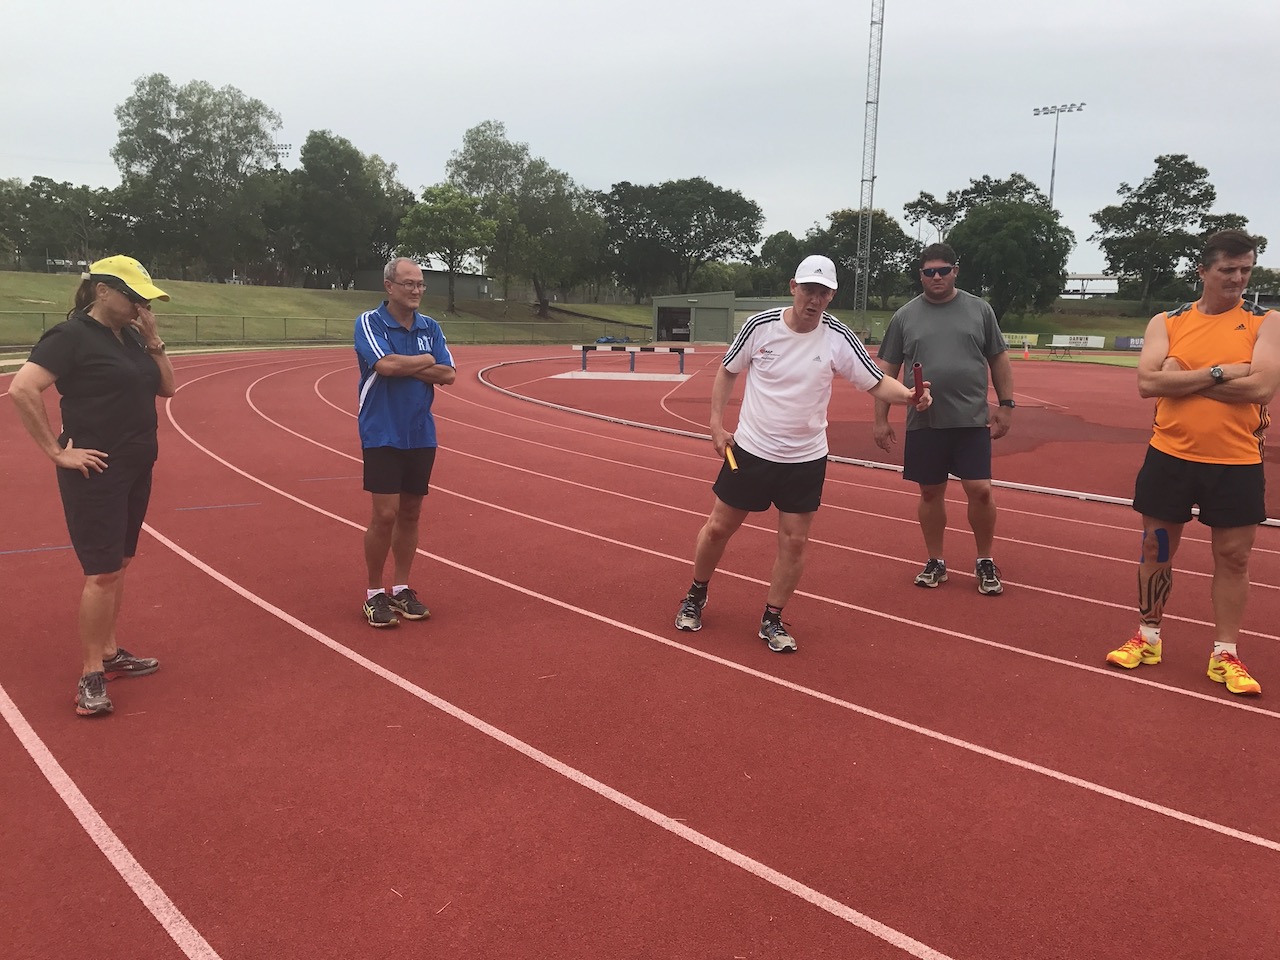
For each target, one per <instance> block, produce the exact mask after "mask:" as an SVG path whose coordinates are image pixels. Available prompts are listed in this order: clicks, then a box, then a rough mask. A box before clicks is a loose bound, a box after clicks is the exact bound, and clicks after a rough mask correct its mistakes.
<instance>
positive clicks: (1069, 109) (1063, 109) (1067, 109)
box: [1031, 103, 1084, 209]
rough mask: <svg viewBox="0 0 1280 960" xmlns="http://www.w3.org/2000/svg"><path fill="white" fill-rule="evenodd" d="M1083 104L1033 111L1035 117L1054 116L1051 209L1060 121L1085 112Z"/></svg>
mask: <svg viewBox="0 0 1280 960" xmlns="http://www.w3.org/2000/svg"><path fill="white" fill-rule="evenodd" d="M1083 109H1084V104H1083V103H1064V104H1062V105H1061V106H1058V107H1036V108H1035V109H1034V110H1032V111H1031V115H1032V116H1033V117H1039V116H1048V115H1049V114H1051V113H1052V114H1053V162H1052V163H1051V164H1050V166H1049V208H1050V209H1052V208H1053V180H1054V177H1055V175H1056V174H1057V172H1058V121H1059V120H1060V119H1061V117H1062V115H1063V114H1064V113H1075V112H1076V111H1078V110H1083Z"/></svg>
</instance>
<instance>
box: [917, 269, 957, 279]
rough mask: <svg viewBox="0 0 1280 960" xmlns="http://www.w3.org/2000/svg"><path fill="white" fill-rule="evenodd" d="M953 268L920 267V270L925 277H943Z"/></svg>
mask: <svg viewBox="0 0 1280 960" xmlns="http://www.w3.org/2000/svg"><path fill="white" fill-rule="evenodd" d="M954 269H955V267H921V268H920V272H921V273H923V274H924V275H925V276H926V277H945V276H948V275H949V274H950V273H951V271H952V270H954Z"/></svg>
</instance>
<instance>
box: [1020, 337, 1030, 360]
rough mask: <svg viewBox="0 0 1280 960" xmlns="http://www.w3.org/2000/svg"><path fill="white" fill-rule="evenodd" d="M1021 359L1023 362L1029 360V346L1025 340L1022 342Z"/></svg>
mask: <svg viewBox="0 0 1280 960" xmlns="http://www.w3.org/2000/svg"><path fill="white" fill-rule="evenodd" d="M1022 359H1023V360H1030V359H1031V344H1030V343H1028V342H1027V341H1026V340H1024V341H1022Z"/></svg>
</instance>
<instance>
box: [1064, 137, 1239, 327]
mask: <svg viewBox="0 0 1280 960" xmlns="http://www.w3.org/2000/svg"><path fill="white" fill-rule="evenodd" d="M1155 163H1156V169H1155V172H1154V173H1152V174H1151V176H1149V177H1147V178H1146V179H1145V180H1143V181H1142V182H1141V183H1140V184H1138V185H1137V186H1136V187H1133V186H1130V185H1129V184H1127V183H1121V184H1120V188H1119V189H1118V190H1117V191H1116V192H1117V194H1118V195H1119V196H1120V198H1121V201H1120V203H1118V204H1113V205H1111V206H1107V207H1103V208H1102V209H1101V210H1099V211H1098V212H1097V213H1094V214H1093V215H1092V220H1093V222H1094V223H1095V224H1097V226H1098V229H1097V230H1096V231H1095V232H1094V233H1093V234H1092V235H1091V236H1090V237H1089V239H1090V241H1093V242H1096V243H1097V244H1098V245H1099V246H1100V247H1101V248H1102V252H1103V253H1104V254H1105V255H1106V258H1107V267H1108V269H1109V270H1110V271H1111V272H1112V273H1114V274H1117V275H1118V276H1121V277H1124V278H1126V279H1128V280H1130V281H1136V282H1138V283H1139V284H1140V286H1139V287H1138V289H1139V291H1140V295H1141V300H1142V305H1143V309H1144V310H1148V309H1150V305H1151V299H1152V296H1153V294H1154V293H1155V292H1157V291H1158V290H1159V289H1160V288H1161V287H1163V286H1165V285H1168V284H1169V283H1170V282H1172V281H1175V280H1176V279H1177V277H1178V273H1179V268H1180V267H1182V266H1184V265H1185V264H1187V263H1188V262H1189V263H1191V264H1194V263H1195V262H1196V259H1197V257H1198V255H1199V252H1200V247H1201V238H1202V237H1203V236H1204V235H1205V232H1206V230H1207V229H1209V228H1213V227H1214V226H1215V225H1216V224H1226V223H1229V224H1232V225H1235V226H1240V227H1243V225H1244V224H1246V223H1247V222H1248V221H1247V220H1246V219H1245V218H1244V217H1241V216H1239V215H1238V214H1220V215H1213V214H1210V213H1209V208H1210V207H1212V206H1213V202H1214V200H1215V199H1217V191H1216V190H1215V189H1214V187H1213V184H1211V183H1210V182H1209V171H1208V170H1206V169H1205V168H1204V167H1202V166H1200V165H1199V164H1197V163H1194V162H1193V161H1192V160H1191V159H1190V158H1189V157H1188V156H1187V155H1186V154H1183V153H1178V154H1164V155H1163V156H1159V157H1156V160H1155Z"/></svg>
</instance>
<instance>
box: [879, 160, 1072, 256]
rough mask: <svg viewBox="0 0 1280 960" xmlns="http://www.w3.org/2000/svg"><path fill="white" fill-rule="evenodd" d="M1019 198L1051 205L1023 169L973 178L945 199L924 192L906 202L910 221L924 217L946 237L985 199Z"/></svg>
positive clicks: (935, 229)
mask: <svg viewBox="0 0 1280 960" xmlns="http://www.w3.org/2000/svg"><path fill="white" fill-rule="evenodd" d="M1002 200H1016V201H1019V202H1022V203H1041V204H1044V205H1045V206H1048V205H1049V198H1048V197H1046V196H1045V195H1044V193H1042V192H1041V190H1040V188H1039V187H1037V186H1036V185H1035V184H1034V183H1032V182H1031V181H1030V180H1029V179H1027V177H1026V176H1024V175H1023V174H1021V173H1011V174H1009V176H1008V177H1006V178H1005V179H1003V180H996V179H994V178H992V177H991V176H989V175H986V176H983V177H981V178H977V177H975V178H973V179H972V180H970V181H969V186H967V187H965V188H963V189H961V190H949V191H948V192H947V197H946V199H945V200H939V199H938V198H937V197H935V196H934V195H933V194H932V193H924V192H923V191H922V192H921V194H920V196H918V197H917V198H916V199H915V200H912V201H911V202H910V203H908V204H906V205H905V206H904V207H903V210H904V211H905V213H906V220H907V223H909V224H911V225H912V226H915V225H916V224H918V223H920V222H921V221H922V220H923V221H924V222H925V223H927V224H928V225H929V226H930V227H932V228H933V230H934V233H935V234H936V236H937V239H938V240H939V241H944V240H946V239H947V236H948V235H949V234H950V232H951V229H952V228H953V227H954V226H955V225H956V224H957V223H959V222H960V221H961V220H963V219H964V218H965V216H967V215H968V213H969V211H970V210H972V209H973V208H974V207H976V206H978V205H980V204H984V203H995V202H997V201H1002Z"/></svg>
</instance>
